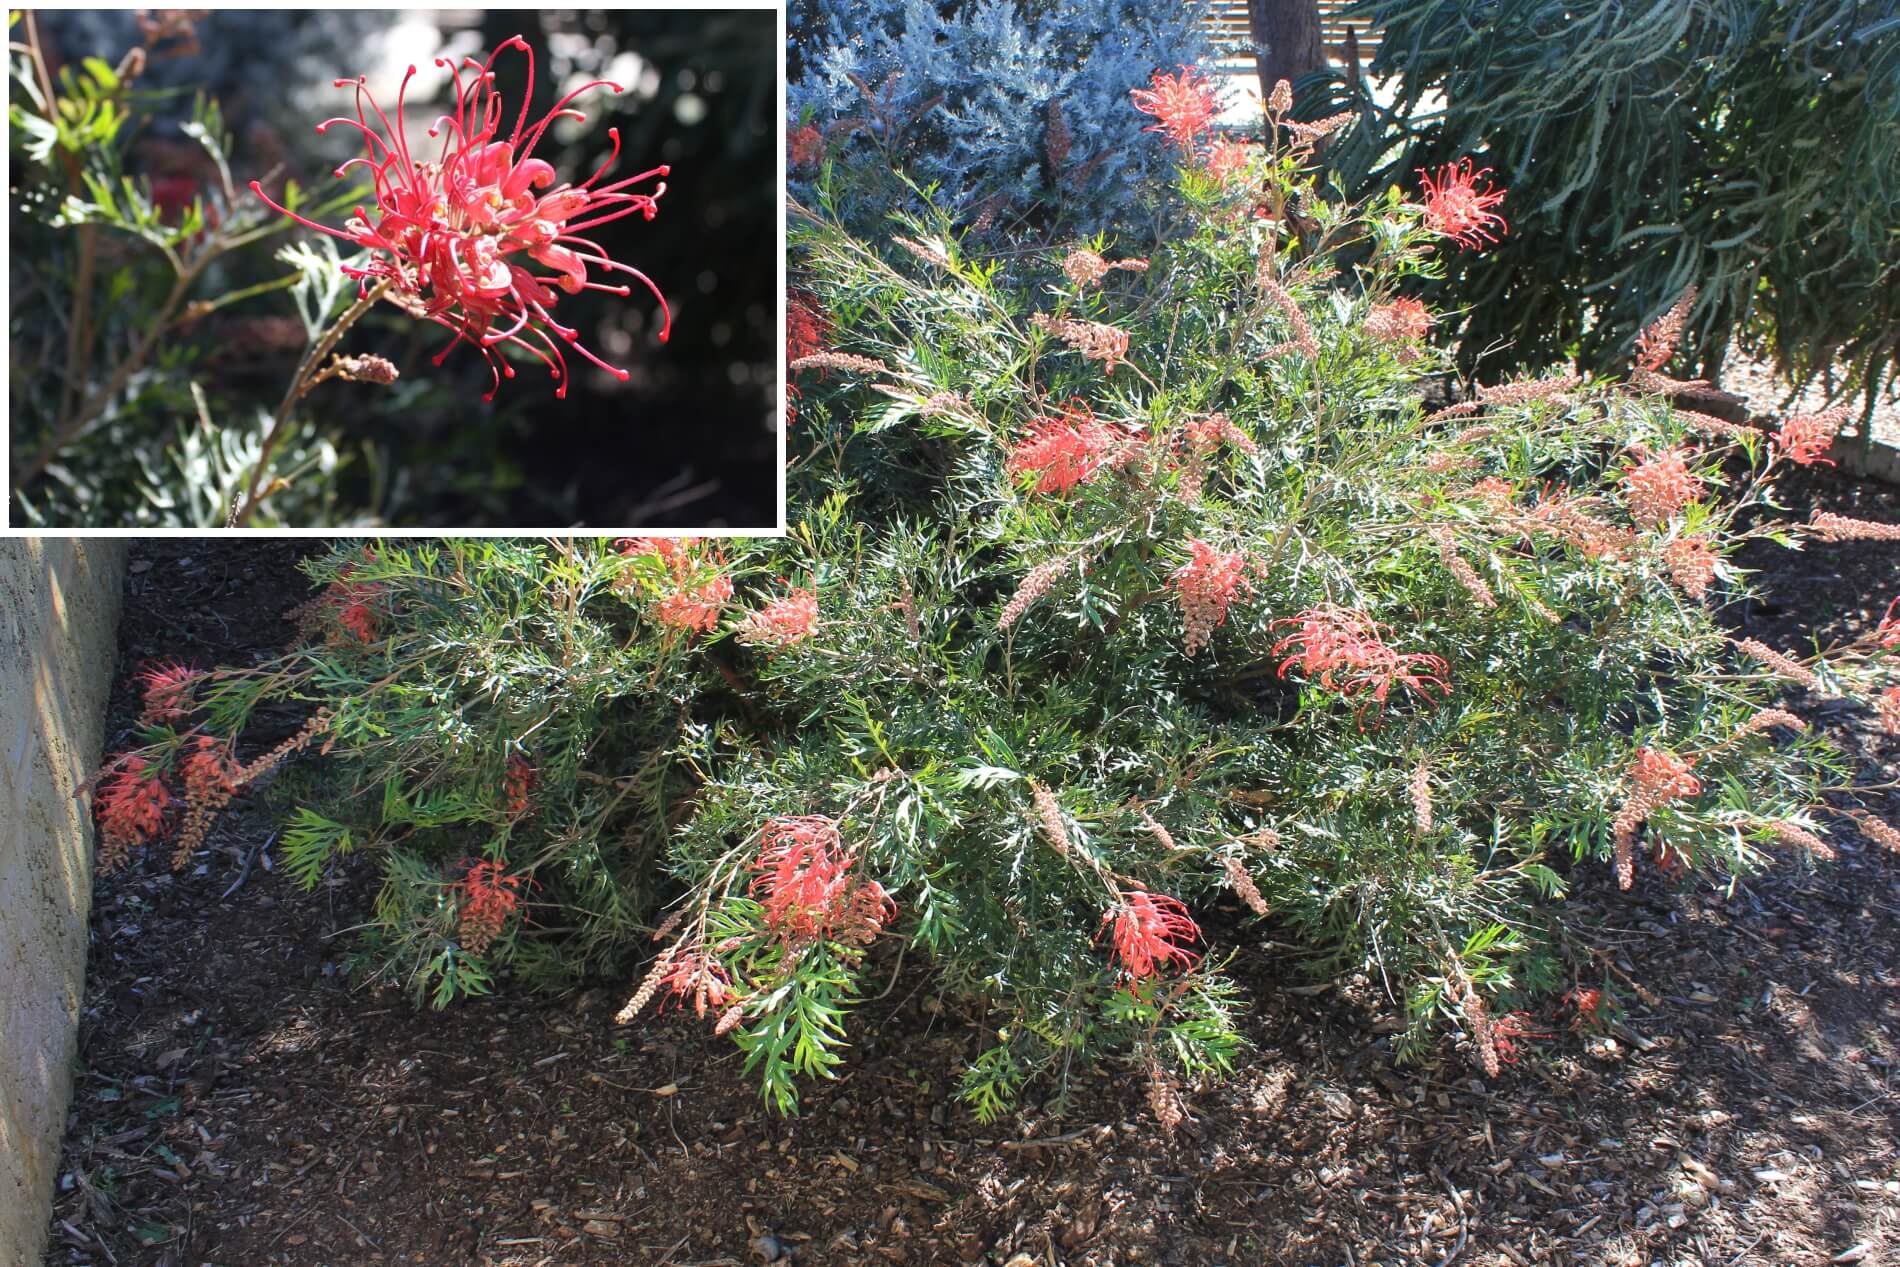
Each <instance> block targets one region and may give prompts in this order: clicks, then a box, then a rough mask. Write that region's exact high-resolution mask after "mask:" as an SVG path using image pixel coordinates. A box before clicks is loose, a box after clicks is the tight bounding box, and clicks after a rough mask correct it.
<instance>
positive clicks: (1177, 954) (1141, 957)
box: [1102, 889, 1201, 982]
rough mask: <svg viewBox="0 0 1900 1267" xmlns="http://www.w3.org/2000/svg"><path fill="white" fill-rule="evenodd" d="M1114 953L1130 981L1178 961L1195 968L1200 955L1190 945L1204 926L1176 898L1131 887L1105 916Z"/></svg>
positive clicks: (1184, 966)
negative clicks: (1190, 948) (1189, 948)
mask: <svg viewBox="0 0 1900 1267" xmlns="http://www.w3.org/2000/svg"><path fill="white" fill-rule="evenodd" d="M1102 926H1103V927H1104V928H1106V929H1108V931H1109V939H1110V941H1111V942H1113V943H1114V946H1115V955H1116V957H1117V958H1118V959H1120V960H1121V963H1122V971H1123V972H1124V973H1126V974H1127V976H1128V979H1129V980H1130V981H1131V982H1138V981H1145V980H1147V979H1148V978H1149V977H1152V976H1155V975H1156V974H1158V973H1160V972H1163V971H1165V970H1167V969H1168V968H1170V967H1173V966H1174V965H1176V964H1179V965H1180V966H1181V967H1183V968H1192V967H1193V966H1194V965H1195V964H1196V963H1198V962H1200V956H1199V955H1197V954H1195V953H1194V952H1193V951H1191V950H1188V949H1187V945H1188V943H1190V942H1193V941H1196V940H1198V939H1199V938H1200V935H1201V929H1200V926H1199V925H1198V924H1196V923H1195V922H1194V920H1193V918H1192V917H1191V916H1189V914H1188V910H1187V907H1185V906H1183V905H1182V904H1181V903H1180V901H1179V900H1178V899H1176V898H1171V897H1166V896H1163V895H1160V894H1155V893H1150V892H1148V891H1147V890H1145V889H1132V890H1130V891H1129V892H1127V893H1125V894H1123V895H1122V896H1121V900H1120V901H1119V902H1117V903H1116V904H1115V905H1114V906H1112V907H1110V908H1109V910H1108V913H1107V914H1105V915H1103V916H1102Z"/></svg>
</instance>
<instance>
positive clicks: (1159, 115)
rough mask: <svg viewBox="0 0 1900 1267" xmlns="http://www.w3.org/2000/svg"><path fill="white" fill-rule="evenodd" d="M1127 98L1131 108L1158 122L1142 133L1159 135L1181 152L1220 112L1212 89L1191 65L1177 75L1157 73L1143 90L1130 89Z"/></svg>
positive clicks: (1188, 146)
mask: <svg viewBox="0 0 1900 1267" xmlns="http://www.w3.org/2000/svg"><path fill="white" fill-rule="evenodd" d="M1128 96H1129V97H1130V99H1132V100H1133V101H1134V103H1135V109H1137V110H1139V111H1141V112H1142V113H1143V114H1152V115H1153V116H1154V117H1155V118H1156V119H1157V120H1158V122H1156V123H1155V124H1153V125H1152V126H1150V127H1146V128H1143V129H1142V131H1144V132H1160V133H1163V134H1165V135H1166V136H1167V138H1168V139H1169V140H1170V141H1173V142H1174V143H1175V144H1176V145H1178V146H1180V147H1181V148H1182V149H1184V150H1191V149H1193V148H1194V138H1196V137H1198V136H1199V135H1200V134H1201V133H1203V132H1205V131H1207V130H1208V129H1209V128H1211V127H1213V126H1214V116H1215V115H1217V114H1219V113H1220V100H1219V98H1218V97H1216V96H1215V95H1214V89H1213V86H1212V85H1210V84H1209V83H1208V82H1207V80H1206V79H1204V78H1202V77H1201V72H1200V71H1199V70H1197V69H1195V68H1194V67H1192V66H1183V67H1181V73H1180V74H1178V75H1164V74H1162V73H1161V72H1160V71H1158V70H1157V71H1156V72H1155V73H1154V77H1153V78H1152V79H1150V80H1149V81H1148V86H1147V87H1146V88H1135V89H1132V90H1130V92H1129V94H1128Z"/></svg>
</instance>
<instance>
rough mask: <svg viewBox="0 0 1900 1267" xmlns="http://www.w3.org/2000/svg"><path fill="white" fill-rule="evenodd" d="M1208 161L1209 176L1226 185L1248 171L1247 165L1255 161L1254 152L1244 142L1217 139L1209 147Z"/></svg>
mask: <svg viewBox="0 0 1900 1267" xmlns="http://www.w3.org/2000/svg"><path fill="white" fill-rule="evenodd" d="M1206 159H1207V174H1208V175H1209V176H1212V177H1213V178H1214V179H1215V180H1218V181H1219V182H1220V183H1221V184H1223V185H1224V184H1226V183H1227V182H1228V181H1230V180H1232V179H1233V178H1234V177H1235V176H1237V175H1239V174H1240V173H1241V172H1244V171H1246V170H1247V164H1248V163H1250V162H1252V161H1253V151H1252V150H1250V149H1248V147H1247V144H1246V142H1244V141H1235V140H1232V139H1230V138H1228V137H1224V136H1223V137H1217V138H1215V140H1214V143H1213V144H1212V145H1210V146H1208V147H1207V155H1206Z"/></svg>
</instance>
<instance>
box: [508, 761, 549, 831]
mask: <svg viewBox="0 0 1900 1267" xmlns="http://www.w3.org/2000/svg"><path fill="white" fill-rule="evenodd" d="M540 781H541V772H540V771H539V770H536V769H535V768H534V767H533V766H531V765H529V764H528V759H527V758H526V757H524V756H522V755H521V754H520V753H518V752H514V753H510V754H509V755H508V767H507V769H505V770H503V771H502V775H501V792H502V798H503V799H504V800H505V801H506V802H507V803H508V816H509V817H510V818H520V817H521V816H522V815H524V814H526V813H527V812H528V811H529V810H531V809H533V808H534V788H535V785H536V784H537V783H539V782H540Z"/></svg>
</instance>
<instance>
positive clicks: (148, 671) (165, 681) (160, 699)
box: [138, 660, 204, 726]
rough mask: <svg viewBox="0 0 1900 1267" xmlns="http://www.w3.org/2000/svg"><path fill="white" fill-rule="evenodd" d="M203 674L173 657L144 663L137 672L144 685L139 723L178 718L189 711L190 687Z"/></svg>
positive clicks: (188, 714) (183, 716)
mask: <svg viewBox="0 0 1900 1267" xmlns="http://www.w3.org/2000/svg"><path fill="white" fill-rule="evenodd" d="M203 676H204V674H203V672H201V671H200V670H198V669H192V668H187V667H185V666H184V665H182V664H180V663H178V662H177V661H176V660H160V661H158V662H157V663H156V664H149V665H147V666H146V667H145V668H144V669H143V670H142V671H141V672H140V673H139V675H138V681H139V685H140V686H142V687H144V688H145V710H144V711H143V712H142V713H140V714H139V724H140V725H144V726H150V725H153V724H155V723H157V722H162V721H179V720H181V719H182V718H185V717H188V716H190V714H191V709H192V699H191V688H192V685H193V684H194V683H196V682H197V680H198V679H199V678H201V677H203Z"/></svg>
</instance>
